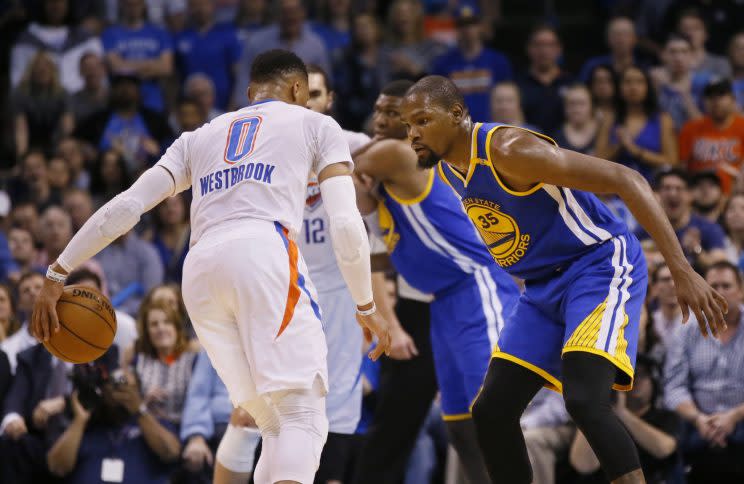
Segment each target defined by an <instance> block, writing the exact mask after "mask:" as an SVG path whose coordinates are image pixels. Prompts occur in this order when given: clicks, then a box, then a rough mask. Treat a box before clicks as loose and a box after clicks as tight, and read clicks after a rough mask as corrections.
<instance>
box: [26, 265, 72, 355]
mask: <svg viewBox="0 0 744 484" xmlns="http://www.w3.org/2000/svg"><path fill="white" fill-rule="evenodd" d="M62 291H64V286H63V285H62V284H60V283H59V282H54V281H52V280H51V279H46V278H45V279H44V286H43V287H42V288H41V292H40V293H39V296H38V297H37V298H36V303H34V311H33V313H31V324H30V326H29V330H30V333H31V336H33V337H34V338H36V339H37V340H39V341H40V342H41V341H47V340H48V339H49V338H51V336H52V334H53V333H56V332H57V331H59V319H58V318H57V301H59V298H60V297H62Z"/></svg>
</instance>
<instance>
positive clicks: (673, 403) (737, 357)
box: [664, 306, 744, 414]
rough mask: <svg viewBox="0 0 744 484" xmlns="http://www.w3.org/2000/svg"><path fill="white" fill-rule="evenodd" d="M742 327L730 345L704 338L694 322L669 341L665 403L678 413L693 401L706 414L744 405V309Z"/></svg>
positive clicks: (678, 330)
mask: <svg viewBox="0 0 744 484" xmlns="http://www.w3.org/2000/svg"><path fill="white" fill-rule="evenodd" d="M740 310H741V311H742V313H741V315H740V317H739V328H738V329H737V331H736V334H735V335H734V337H733V338H732V339H731V341H729V342H728V343H725V344H723V343H721V342H720V341H719V340H718V339H716V338H713V337H708V338H703V335H702V334H700V330H699V329H698V325H697V324H696V322H695V321H694V320H691V321H689V322H688V323H687V324H686V325H684V326H680V327H678V328H677V329H676V330H675V332H674V334H673V335H672V337H671V338H670V339H669V345H668V347H667V357H666V363H665V365H664V393H665V395H664V402H665V404H666V406H667V407H668V408H670V409H672V410H675V409H676V408H677V407H678V406H679V405H680V404H682V403H684V402H688V401H692V402H694V403H695V405H696V406H697V407H698V409H700V411H702V412H704V413H706V414H712V413H717V412H723V411H726V410H729V409H731V408H733V407H736V406H738V405H741V404H742V403H744V306H742V307H740Z"/></svg>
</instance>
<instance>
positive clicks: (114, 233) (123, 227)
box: [57, 166, 176, 272]
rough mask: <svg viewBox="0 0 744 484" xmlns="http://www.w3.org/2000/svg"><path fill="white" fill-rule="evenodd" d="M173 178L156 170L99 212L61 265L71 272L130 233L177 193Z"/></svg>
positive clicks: (61, 258) (64, 254)
mask: <svg viewBox="0 0 744 484" xmlns="http://www.w3.org/2000/svg"><path fill="white" fill-rule="evenodd" d="M175 190H176V186H175V184H174V181H173V176H172V175H171V174H170V173H169V172H168V170H167V169H165V168H164V167H162V166H153V167H152V168H150V169H149V170H147V171H146V172H144V173H143V174H142V176H140V177H139V178H138V179H137V181H136V182H134V184H133V185H132V186H131V187H129V189H128V190H126V191H123V192H121V193H120V194H118V195H117V196H115V197H114V198H113V199H112V200H111V201H109V202H108V203H107V204H106V205H104V206H103V207H101V208H99V209H98V211H96V213H94V214H93V216H92V217H90V218H89V219H88V221H87V222H85V224H83V226H82V227H80V230H79V231H78V233H76V234H75V236H74V237H73V238H72V240H71V241H70V243H69V244H67V247H65V250H63V251H62V253H61V254H60V256H59V258H57V262H58V263H59V265H60V266H62V268H63V269H64V270H66V271H67V272H71V271H72V270H73V269H75V268H76V267H78V266H79V265H80V264H82V263H83V262H85V261H86V260H88V259H90V258H91V257H93V256H94V255H96V254H97V253H99V252H100V251H101V250H102V249H103V248H104V247H106V246H107V245H109V244H110V243H111V242H113V241H114V240H116V239H118V238H119V237H121V236H122V235H124V234H125V233H127V232H129V230H131V228H132V227H134V226H135V225H136V224H137V222H139V219H140V216H142V214H143V213H145V212H147V211H148V210H150V209H152V208H153V207H154V206H155V205H157V204H158V203H160V202H162V201H163V200H165V199H166V198H167V197H169V196H171V195H173V194H174V193H175Z"/></svg>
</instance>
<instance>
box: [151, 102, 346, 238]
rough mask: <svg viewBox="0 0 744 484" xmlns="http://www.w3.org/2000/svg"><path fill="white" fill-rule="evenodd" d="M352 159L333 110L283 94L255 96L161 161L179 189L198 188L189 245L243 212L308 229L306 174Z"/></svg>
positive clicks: (189, 136) (179, 141)
mask: <svg viewBox="0 0 744 484" xmlns="http://www.w3.org/2000/svg"><path fill="white" fill-rule="evenodd" d="M340 162H348V163H351V154H350V152H349V146H348V144H347V143H346V138H345V136H344V135H343V132H342V130H341V127H340V126H339V125H338V123H336V121H334V120H333V118H331V117H330V116H325V115H323V114H319V113H316V112H313V111H311V110H309V109H306V108H304V107H301V106H296V105H293V104H287V103H285V102H282V101H277V100H266V101H260V102H258V103H254V104H252V105H250V106H248V107H245V108H243V109H241V110H239V111H235V112H231V113H227V114H224V115H222V116H219V117H217V118H215V119H214V120H212V121H211V122H210V123H208V124H206V125H204V126H202V127H201V128H199V129H197V130H196V131H193V132H188V133H184V134H182V135H181V136H180V137H179V138H178V139H177V140H176V141H175V142H174V143H173V144H172V145H171V146H170V148H168V150H167V151H166V153H165V155H164V156H163V157H162V158H161V159H160V161H159V162H158V165H161V166H163V167H165V168H167V169H168V171H170V172H171V174H172V175H173V177H174V179H175V182H176V191H183V190H185V189H187V188H188V187H189V186H191V187H192V192H193V202H192V204H191V245H192V246H193V245H194V244H195V243H196V242H197V241H198V240H199V238H200V237H201V236H202V235H203V234H204V233H206V232H207V231H209V230H212V229H214V228H215V227H218V226H223V225H225V226H226V227H230V226H235V225H238V224H239V223H238V221H239V220H241V219H262V220H269V221H274V222H279V223H280V224H282V225H283V226H284V227H285V228H286V229H288V230H289V232H290V233H291V234H293V235H296V234H297V233H299V231H300V230H301V229H302V210H303V208H304V206H305V193H306V191H307V181H308V178H309V175H310V173H311V172H314V173H320V172H321V171H322V170H323V168H325V167H326V166H328V165H330V164H333V163H340Z"/></svg>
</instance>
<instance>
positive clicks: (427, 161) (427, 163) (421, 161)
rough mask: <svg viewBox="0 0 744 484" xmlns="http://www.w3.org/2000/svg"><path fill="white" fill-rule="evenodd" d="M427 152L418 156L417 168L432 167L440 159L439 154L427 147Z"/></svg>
mask: <svg viewBox="0 0 744 484" xmlns="http://www.w3.org/2000/svg"><path fill="white" fill-rule="evenodd" d="M427 151H428V154H427V155H426V156H424V157H421V156H419V158H418V167H419V168H432V167H434V166H436V165H437V163H439V160H441V159H442V157H441V156H439V155H438V154H436V153H434V152H433V151H432V150H430V149H428V150H427Z"/></svg>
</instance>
